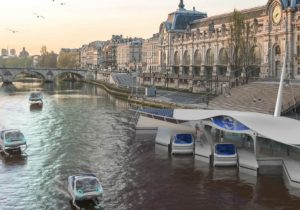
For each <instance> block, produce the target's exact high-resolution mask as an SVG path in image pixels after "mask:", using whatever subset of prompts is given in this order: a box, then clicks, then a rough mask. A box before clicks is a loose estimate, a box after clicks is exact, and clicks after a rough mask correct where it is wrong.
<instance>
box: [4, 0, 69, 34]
mask: <svg viewBox="0 0 300 210" xmlns="http://www.w3.org/2000/svg"><path fill="white" fill-rule="evenodd" d="M51 1H52V2H55V0H51ZM59 4H60V5H62V6H64V5H66V3H65V2H59ZM32 14H33V15H34V16H36V17H37V18H39V19H45V16H43V15H41V14H38V13H35V12H34V13H32ZM6 30H8V31H9V32H11V33H13V34H15V33H19V32H20V31H17V30H14V29H10V28H6Z"/></svg>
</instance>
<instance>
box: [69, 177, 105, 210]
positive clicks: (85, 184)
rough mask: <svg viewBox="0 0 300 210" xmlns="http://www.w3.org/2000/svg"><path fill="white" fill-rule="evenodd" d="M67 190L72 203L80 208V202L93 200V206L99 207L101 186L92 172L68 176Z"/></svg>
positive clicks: (100, 203) (101, 192) (101, 196)
mask: <svg viewBox="0 0 300 210" xmlns="http://www.w3.org/2000/svg"><path fill="white" fill-rule="evenodd" d="M68 191H69V193H70V195H71V197H72V203H73V205H74V206H75V207H76V208H78V209H79V208H80V207H79V206H80V203H82V202H86V201H88V202H89V201H90V202H93V204H94V206H95V208H101V205H102V198H103V188H102V186H101V184H100V182H99V180H98V178H97V177H96V176H95V175H94V174H80V175H75V176H69V178H68Z"/></svg>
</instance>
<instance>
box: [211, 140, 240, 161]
mask: <svg viewBox="0 0 300 210" xmlns="http://www.w3.org/2000/svg"><path fill="white" fill-rule="evenodd" d="M213 165H214V166H236V165H238V154H237V149H236V146H235V145H234V144H230V143H219V144H215V146H214V162H213Z"/></svg>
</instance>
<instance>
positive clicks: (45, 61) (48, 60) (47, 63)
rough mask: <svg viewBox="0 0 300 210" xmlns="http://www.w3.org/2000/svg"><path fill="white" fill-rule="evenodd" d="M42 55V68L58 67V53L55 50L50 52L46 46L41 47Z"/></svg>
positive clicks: (40, 64)
mask: <svg viewBox="0 0 300 210" xmlns="http://www.w3.org/2000/svg"><path fill="white" fill-rule="evenodd" d="M40 52H41V57H40V59H39V63H38V66H39V67H42V68H56V67H57V54H56V53H54V52H53V51H52V52H51V53H49V52H48V51H47V47H46V46H42V48H41V51H40Z"/></svg>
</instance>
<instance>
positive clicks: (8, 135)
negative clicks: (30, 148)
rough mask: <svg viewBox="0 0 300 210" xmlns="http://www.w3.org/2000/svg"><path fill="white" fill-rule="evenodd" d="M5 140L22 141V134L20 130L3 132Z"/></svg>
mask: <svg viewBox="0 0 300 210" xmlns="http://www.w3.org/2000/svg"><path fill="white" fill-rule="evenodd" d="M5 140H7V141H10V142H14V141H23V140H24V135H23V134H22V133H21V132H20V131H11V132H5Z"/></svg>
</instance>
